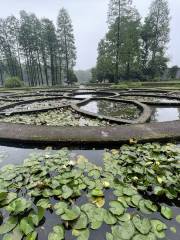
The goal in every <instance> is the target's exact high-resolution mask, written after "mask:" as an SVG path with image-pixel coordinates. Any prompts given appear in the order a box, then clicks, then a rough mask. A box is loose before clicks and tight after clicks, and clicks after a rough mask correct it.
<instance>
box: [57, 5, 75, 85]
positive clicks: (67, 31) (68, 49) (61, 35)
mask: <svg viewBox="0 0 180 240" xmlns="http://www.w3.org/2000/svg"><path fill="white" fill-rule="evenodd" d="M57 39H58V44H59V49H60V51H61V52H62V64H63V70H64V73H65V77H66V82H67V83H68V84H71V79H70V73H71V71H72V70H73V67H74V66H75V62H76V47H75V40H74V34H73V26H72V22H71V19H70V16H69V14H68V12H67V11H66V10H65V9H64V8H62V9H61V10H60V12H59V15H58V20H57Z"/></svg>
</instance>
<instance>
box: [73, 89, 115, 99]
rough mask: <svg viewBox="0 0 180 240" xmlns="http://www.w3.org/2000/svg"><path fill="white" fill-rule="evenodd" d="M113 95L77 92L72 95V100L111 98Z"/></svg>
mask: <svg viewBox="0 0 180 240" xmlns="http://www.w3.org/2000/svg"><path fill="white" fill-rule="evenodd" d="M113 96H114V94H113V93H112V94H111V93H104V92H102V93H101V92H98V93H96V92H92V91H89V92H88V91H86V93H83V92H79V93H78V92H77V93H75V94H73V95H72V97H74V98H81V99H85V98H93V97H113Z"/></svg>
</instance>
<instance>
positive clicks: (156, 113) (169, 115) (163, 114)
mask: <svg viewBox="0 0 180 240" xmlns="http://www.w3.org/2000/svg"><path fill="white" fill-rule="evenodd" d="M175 120H180V108H177V107H157V108H153V113H152V116H151V122H168V121H175Z"/></svg>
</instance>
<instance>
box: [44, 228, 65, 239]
mask: <svg viewBox="0 0 180 240" xmlns="http://www.w3.org/2000/svg"><path fill="white" fill-rule="evenodd" d="M63 239H64V227H63V226H62V225H61V226H60V225H57V226H54V227H53V232H52V233H50V234H49V236H48V240H63Z"/></svg>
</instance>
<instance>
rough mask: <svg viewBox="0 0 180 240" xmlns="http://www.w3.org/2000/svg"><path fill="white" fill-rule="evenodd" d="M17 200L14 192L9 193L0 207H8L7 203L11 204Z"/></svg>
mask: <svg viewBox="0 0 180 240" xmlns="http://www.w3.org/2000/svg"><path fill="white" fill-rule="evenodd" d="M16 198H17V193H14V192H9V193H8V194H7V196H6V199H4V200H3V201H2V202H1V203H0V205H2V206H5V205H8V204H9V203H11V202H12V201H13V200H15V199H16Z"/></svg>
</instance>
